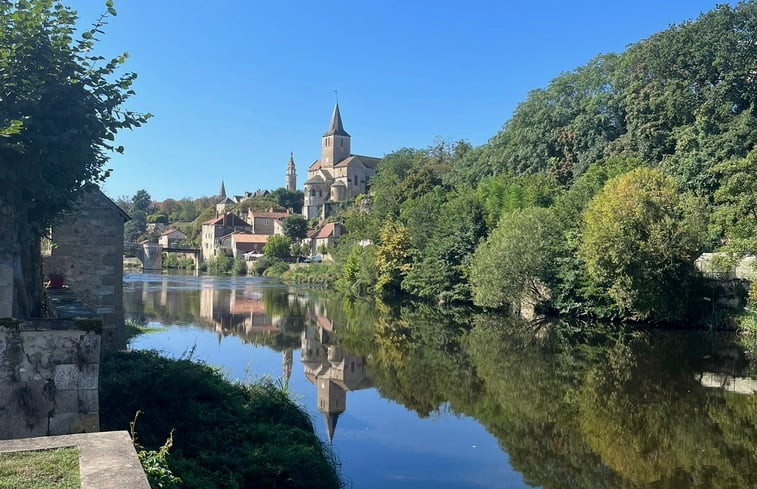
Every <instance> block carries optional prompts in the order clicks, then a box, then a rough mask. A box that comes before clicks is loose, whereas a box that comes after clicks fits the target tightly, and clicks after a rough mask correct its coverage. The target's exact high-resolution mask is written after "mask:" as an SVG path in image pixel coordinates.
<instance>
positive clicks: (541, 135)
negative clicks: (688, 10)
mask: <svg viewBox="0 0 757 489" xmlns="http://www.w3.org/2000/svg"><path fill="white" fill-rule="evenodd" d="M756 16H757V4H755V3H754V2H742V3H739V4H738V5H736V6H729V5H720V6H718V7H717V8H715V9H714V10H712V11H710V12H708V13H705V14H703V15H702V16H701V17H700V18H699V19H697V20H696V21H693V22H686V23H683V24H681V25H679V26H672V27H670V28H669V29H667V30H665V31H663V32H660V33H658V34H655V35H653V36H651V37H650V38H648V39H646V40H643V41H641V42H638V43H636V44H634V45H632V46H630V47H629V48H628V49H626V51H624V52H622V53H620V54H603V55H600V56H597V57H596V58H595V59H593V60H591V61H590V62H589V63H587V64H586V65H584V66H581V67H578V68H576V69H575V70H573V71H571V72H568V73H564V74H562V75H560V76H558V77H557V78H555V79H554V80H552V82H551V83H550V84H549V85H548V86H547V87H546V88H542V89H537V90H534V91H532V92H531V93H530V94H529V95H528V97H527V99H526V100H525V101H524V102H522V103H521V104H520V105H519V106H518V107H517V108H516V110H515V113H514V114H513V116H512V118H511V119H510V120H509V121H508V122H507V123H506V124H505V125H504V127H503V128H502V130H501V131H500V132H498V133H497V134H496V135H494V137H492V138H491V139H490V140H489V142H488V143H487V144H485V145H484V146H482V147H480V148H475V149H473V150H471V151H468V152H467V153H466V154H465V155H464V156H463V157H462V158H460V159H458V160H456V161H453V163H452V165H451V170H450V173H449V175H447V176H446V178H445V180H446V181H447V182H448V183H451V184H454V185H467V186H470V187H475V186H476V184H477V183H478V182H480V181H481V180H482V179H484V178H486V177H490V176H494V175H501V174H503V173H512V174H514V175H521V174H535V173H546V174H548V175H550V176H552V177H553V178H554V180H555V181H557V182H559V183H561V184H564V185H570V184H571V183H572V182H574V181H575V180H576V179H577V178H578V177H579V176H580V175H582V174H583V172H584V171H585V170H586V168H588V167H589V165H591V164H592V163H595V162H597V161H601V160H604V159H606V158H607V157H610V156H614V155H625V156H635V157H638V158H640V159H641V160H642V161H644V162H647V163H648V164H650V165H653V166H659V167H660V168H661V169H662V170H663V171H665V172H666V173H668V174H670V175H671V176H673V177H674V178H675V180H676V184H677V185H678V186H679V187H681V188H685V189H687V190H697V191H700V192H706V193H711V192H712V191H714V190H715V188H716V181H715V178H714V175H713V174H712V173H710V172H709V171H708V170H709V169H710V168H711V167H712V166H713V165H715V164H717V163H719V162H722V161H727V160H729V159H732V158H743V157H744V156H746V154H747V153H748V152H749V151H750V150H751V149H752V146H753V145H754V141H755V140H757V117H755V110H757V90H755V85H754V77H753V73H752V71H753V70H754V62H753V60H754V59H755V58H757V45H755V43H754V42H753V40H754V37H755V29H756V28H757V25H755V23H754V18H755V17H756Z"/></svg>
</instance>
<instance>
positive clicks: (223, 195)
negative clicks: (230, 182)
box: [218, 180, 226, 199]
mask: <svg viewBox="0 0 757 489" xmlns="http://www.w3.org/2000/svg"><path fill="white" fill-rule="evenodd" d="M218 196H219V197H221V199H225V198H226V187H225V186H224V185H223V180H221V191H220V192H218Z"/></svg>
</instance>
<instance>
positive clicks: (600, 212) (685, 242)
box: [579, 167, 706, 320]
mask: <svg viewBox="0 0 757 489" xmlns="http://www.w3.org/2000/svg"><path fill="white" fill-rule="evenodd" d="M695 204H696V203H695V202H694V201H692V200H691V199H685V198H682V197H681V196H679V195H678V193H677V191H676V188H675V184H674V181H673V179H672V178H671V177H669V176H665V175H663V174H662V173H661V172H660V171H659V170H654V169H649V168H645V167H641V168H637V169H635V170H632V171H630V172H628V173H626V174H623V175H620V176H618V177H615V178H613V179H611V180H609V181H608V182H607V184H606V185H605V187H604V188H603V190H602V191H601V192H600V193H599V194H597V196H595V197H594V199H593V200H592V201H591V202H590V203H589V206H588V208H587V209H586V212H585V213H584V227H583V235H582V240H581V244H580V245H579V256H580V257H581V259H582V260H583V261H584V262H585V263H586V270H587V272H588V275H589V277H590V279H591V281H592V282H593V285H594V286H595V287H597V288H599V289H600V290H602V291H604V293H605V294H606V295H607V296H609V297H610V298H611V299H612V300H613V301H614V303H615V304H616V305H617V307H618V308H619V310H620V312H621V313H622V314H624V315H626V316H632V317H635V318H638V319H649V318H653V319H661V320H671V319H680V318H682V317H683V315H684V313H685V311H686V308H687V303H686V301H687V299H688V295H689V289H690V287H691V284H692V277H693V264H694V259H695V258H696V257H697V256H698V254H699V253H700V251H701V247H702V244H703V242H704V236H705V226H706V219H705V218H704V217H703V216H702V214H703V213H702V212H698V208H699V207H698V206H697V205H695Z"/></svg>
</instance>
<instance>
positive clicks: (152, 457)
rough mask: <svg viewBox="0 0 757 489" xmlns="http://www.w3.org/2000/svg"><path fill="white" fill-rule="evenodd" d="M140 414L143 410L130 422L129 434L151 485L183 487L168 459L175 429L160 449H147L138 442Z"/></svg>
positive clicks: (156, 488)
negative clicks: (137, 428)
mask: <svg viewBox="0 0 757 489" xmlns="http://www.w3.org/2000/svg"><path fill="white" fill-rule="evenodd" d="M140 414H141V411H137V412H136V414H135V415H134V421H132V422H131V423H130V424H129V434H130V436H131V441H132V443H133V444H134V448H136V450H137V457H139V461H140V462H141V464H142V468H143V469H144V471H145V474H146V475H147V480H148V482H149V483H150V487H151V488H152V489H178V488H179V487H181V486H180V484H181V479H180V478H179V477H176V476H175V475H174V474H173V472H171V469H170V468H169V467H168V460H167V456H168V452H169V451H170V450H171V447H172V446H173V430H171V433H169V435H168V438H167V439H166V442H165V443H164V444H163V445H162V446H161V447H160V448H159V449H158V450H145V448H144V447H143V446H142V445H140V444H139V443H138V442H137V430H136V424H137V418H138V417H139V415H140Z"/></svg>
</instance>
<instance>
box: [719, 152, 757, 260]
mask: <svg viewBox="0 0 757 489" xmlns="http://www.w3.org/2000/svg"><path fill="white" fill-rule="evenodd" d="M713 171H714V172H715V173H716V175H718V176H719V183H720V187H719V188H718V189H717V190H716V191H715V203H716V205H717V207H716V208H715V212H714V215H713V221H714V222H715V224H716V225H717V227H718V229H717V231H718V233H719V234H722V235H724V236H725V238H726V246H725V249H727V250H730V251H733V252H735V253H737V254H740V255H743V254H746V253H754V252H755V251H757V146H755V147H754V149H753V150H752V151H751V152H750V153H749V154H748V155H747V156H746V157H745V158H740V159H736V160H728V161H724V162H722V163H719V164H718V165H716V166H715V167H714V168H713Z"/></svg>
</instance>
